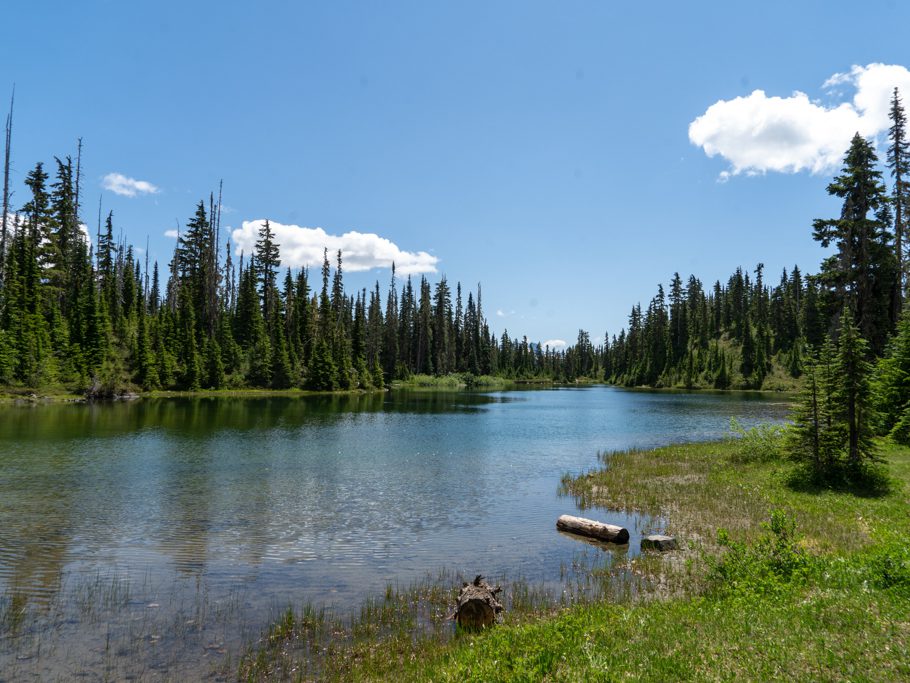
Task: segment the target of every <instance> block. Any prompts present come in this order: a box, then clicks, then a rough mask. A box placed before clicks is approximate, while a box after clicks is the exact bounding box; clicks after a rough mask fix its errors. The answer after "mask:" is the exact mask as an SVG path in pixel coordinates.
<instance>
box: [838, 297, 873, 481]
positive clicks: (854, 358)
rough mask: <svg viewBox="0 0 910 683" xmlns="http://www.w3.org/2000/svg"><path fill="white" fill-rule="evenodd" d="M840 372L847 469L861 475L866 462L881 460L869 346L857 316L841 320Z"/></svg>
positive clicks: (846, 312) (845, 316) (848, 315)
mask: <svg viewBox="0 0 910 683" xmlns="http://www.w3.org/2000/svg"><path fill="white" fill-rule="evenodd" d="M838 346H839V348H838V356H837V360H838V363H837V365H838V368H837V369H838V372H839V375H840V381H841V391H842V399H841V400H842V402H843V414H844V420H845V421H846V426H847V467H848V468H849V469H850V470H851V471H852V472H853V473H854V474H856V473H858V472H859V471H860V470H861V468H862V466H863V465H864V464H865V462H867V461H870V460H877V459H878V455H877V448H876V445H875V442H874V441H873V427H874V424H875V411H874V408H873V405H872V400H871V390H870V383H869V377H870V370H871V368H870V364H869V362H868V361H867V360H866V357H867V355H868V344H867V342H866V340H865V339H863V338H862V336H861V335H860V331H859V327H858V326H857V325H856V323H855V322H854V321H853V316H852V315H850V313H849V312H848V311H847V310H845V311H844V313H843V315H842V316H841V335H840V341H839V345H838Z"/></svg>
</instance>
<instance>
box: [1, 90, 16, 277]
mask: <svg viewBox="0 0 910 683" xmlns="http://www.w3.org/2000/svg"><path fill="white" fill-rule="evenodd" d="M15 102H16V86H15V85H13V94H12V95H11V96H10V100H9V114H7V115H6V138H5V140H6V149H5V151H4V155H3V223H2V225H0V229H2V234H0V282H2V281H3V275H4V273H5V271H6V231H7V226H8V221H9V199H10V194H9V155H10V148H11V147H12V137H13V105H14V104H15Z"/></svg>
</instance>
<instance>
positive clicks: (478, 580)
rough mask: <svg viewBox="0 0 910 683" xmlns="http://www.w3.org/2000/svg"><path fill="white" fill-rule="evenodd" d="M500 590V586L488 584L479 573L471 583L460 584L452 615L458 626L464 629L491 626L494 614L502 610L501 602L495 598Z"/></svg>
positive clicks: (493, 621) (494, 618)
mask: <svg viewBox="0 0 910 683" xmlns="http://www.w3.org/2000/svg"><path fill="white" fill-rule="evenodd" d="M501 592H502V588H500V587H499V586H496V587H495V588H494V587H493V586H491V585H489V584H488V583H487V582H486V581H484V580H483V576H481V575H480V574H478V575H477V576H476V577H475V579H474V581H473V583H464V584H462V587H461V592H460V593H459V594H458V606H457V607H456V608H455V614H454V615H453V616H454V618H455V621H456V622H457V624H458V626H459V627H461V628H465V629H481V628H486V627H487V626H492V625H493V624H494V623H495V621H496V615H497V614H499V613H500V612H502V604H501V603H500V602H499V600H497V599H496V596H497V595H498V594H499V593H501Z"/></svg>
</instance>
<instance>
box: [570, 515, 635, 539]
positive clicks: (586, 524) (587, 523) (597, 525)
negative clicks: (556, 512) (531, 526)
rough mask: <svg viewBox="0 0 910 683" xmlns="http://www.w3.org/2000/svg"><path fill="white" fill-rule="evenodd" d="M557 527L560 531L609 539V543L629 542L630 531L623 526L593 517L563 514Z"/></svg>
mask: <svg viewBox="0 0 910 683" xmlns="http://www.w3.org/2000/svg"><path fill="white" fill-rule="evenodd" d="M556 528H557V529H559V530H560V531H568V532H569V533H571V534H578V535H579V536H587V537H589V538H596V539H597V540H598V541H607V542H608V543H620V544H622V543H628V542H629V531H628V529H623V528H622V527H621V526H614V525H613V524H604V523H603V522H596V521H594V520H593V519H585V518H584V517H573V516H572V515H563V516H562V517H560V518H559V519H557V520H556Z"/></svg>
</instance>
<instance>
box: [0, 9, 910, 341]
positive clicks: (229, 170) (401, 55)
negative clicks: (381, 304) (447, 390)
mask: <svg viewBox="0 0 910 683" xmlns="http://www.w3.org/2000/svg"><path fill="white" fill-rule="evenodd" d="M11 5H12V6H11V7H6V8H4V13H5V15H6V16H5V19H6V21H5V23H6V25H7V26H13V27H15V29H14V30H7V31H6V32H5V38H4V41H2V42H0V96H2V93H3V92H4V90H5V91H6V92H8V91H9V89H11V88H12V85H13V83H15V85H16V113H15V121H14V126H15V127H14V137H13V160H14V176H13V180H14V187H15V190H16V194H15V195H14V197H13V203H14V204H16V205H20V204H21V203H22V202H24V201H25V191H24V189H23V188H22V186H21V180H22V178H23V177H24V175H25V173H26V172H27V171H28V170H29V168H30V167H31V166H33V165H34V163H35V162H37V161H39V160H42V161H45V162H46V163H47V164H51V163H52V161H53V156H54V155H57V156H64V155H66V154H75V146H76V139H77V138H78V137H80V136H81V137H82V138H83V140H84V171H85V180H84V186H85V188H86V190H85V201H84V204H85V207H86V208H85V211H84V212H83V214H84V215H83V219H84V220H85V221H86V222H87V223H88V224H89V225H90V226H92V228H94V224H95V220H96V216H95V214H96V211H97V202H98V198H99V196H100V197H101V201H102V205H103V207H104V210H105V212H106V211H107V210H113V211H114V216H115V224H116V225H117V226H118V227H119V228H121V229H122V230H123V232H124V234H125V236H126V238H127V240H128V241H130V242H132V243H133V244H135V245H137V246H140V247H143V246H144V245H145V243H146V238H147V237H148V240H149V246H150V254H151V257H152V258H153V259H158V260H159V261H160V263H161V265H162V266H163V265H165V264H166V262H167V261H168V260H169V258H170V251H171V249H172V248H173V244H174V241H173V238H171V237H168V236H166V235H165V233H166V231H168V230H173V229H175V226H176V224H177V223H178V222H179V223H181V224H182V223H183V222H185V221H186V219H187V218H189V217H190V216H191V215H192V213H193V210H194V207H195V204H196V202H197V201H198V200H199V199H201V198H203V197H207V196H208V193H209V192H210V191H212V190H216V189H217V185H218V181H219V180H220V179H223V180H224V204H225V210H224V214H223V223H224V224H225V225H226V226H229V227H230V228H232V229H239V232H238V233H237V236H238V239H239V242H240V243H243V237H244V233H243V230H242V228H243V223H244V221H247V222H250V221H255V220H257V219H263V218H269V219H271V220H272V221H275V222H277V223H279V224H282V225H286V226H303V227H307V228H317V227H319V228H322V229H323V231H324V233H325V236H324V237H323V236H322V235H321V234H320V233H318V232H313V231H301V230H298V229H297V228H290V227H289V228H288V229H287V230H286V232H285V233H284V234H285V235H286V237H285V239H286V240H288V245H289V248H288V253H289V254H290V253H291V252H293V255H294V258H295V259H296V260H298V261H303V260H305V259H307V258H311V257H312V254H313V253H321V247H320V244H319V242H320V240H323V241H325V242H326V243H327V244H328V245H329V246H330V248H332V247H337V246H338V245H341V246H342V247H343V248H344V249H345V250H346V251H348V250H350V252H351V255H350V263H351V265H352V269H351V270H352V271H353V268H356V267H362V268H367V270H364V271H361V272H350V273H349V274H348V275H347V276H346V283H347V285H348V289H349V291H351V290H352V289H353V288H354V287H361V286H366V287H369V286H372V284H373V282H375V281H376V280H377V279H378V280H379V282H380V284H381V285H382V287H383V288H385V286H386V283H387V282H388V280H389V276H390V272H389V270H388V268H387V267H385V266H386V265H387V263H388V261H389V260H390V258H392V257H394V258H396V260H397V261H398V263H399V266H401V264H402V263H405V264H407V265H406V267H405V269H406V270H407V269H410V270H412V271H414V272H415V273H416V272H418V271H420V270H427V269H434V268H435V271H436V272H431V273H429V275H428V276H429V277H430V279H431V280H433V281H435V280H436V279H437V278H438V277H439V276H440V275H442V274H444V275H446V277H447V278H448V279H449V281H450V282H451V283H453V284H454V282H455V281H461V282H462V283H463V285H464V286H465V287H466V288H472V287H475V286H476V283H478V282H481V283H482V284H483V302H484V307H485V311H486V314H487V316H488V318H489V320H490V322H491V324H492V326H493V327H494V329H495V330H496V331H497V333H501V332H502V330H503V329H504V328H508V330H509V332H510V333H511V334H512V335H513V336H519V335H522V334H527V335H528V337H529V338H530V339H532V340H540V341H546V340H552V339H563V340H567V341H570V342H571V341H573V340H574V339H575V336H576V335H577V332H578V329H579V328H584V329H586V330H589V331H590V332H591V334H592V336H593V337H595V338H601V337H602V336H603V333H604V331H605V330H608V331H609V332H610V333H614V332H618V330H619V328H620V327H621V326H623V325H624V324H625V322H626V318H627V315H628V311H629V309H630V307H631V306H632V305H633V304H634V303H635V302H636V301H642V302H643V303H644V304H646V303H647V301H648V300H649V299H650V298H651V296H652V295H653V294H654V292H655V290H656V287H657V284H658V283H660V282H663V283H666V282H667V281H668V280H669V279H670V277H671V276H672V274H673V272H674V271H679V272H680V273H681V274H682V275H683V277H687V276H688V274H689V273H694V274H696V275H697V276H698V277H700V278H701V279H702V280H703V281H704V282H705V284H706V286H709V285H710V284H711V283H712V282H713V281H714V280H715V279H717V278H726V276H727V275H728V274H729V273H730V272H731V271H732V270H733V269H734V268H735V267H736V266H737V265H742V266H744V267H746V268H749V269H751V268H754V266H755V264H756V263H757V262H759V261H761V262H763V263H765V265H766V273H767V277H768V278H769V279H770V280H772V281H776V279H777V278H778V277H779V273H780V270H781V269H782V268H783V267H785V266H786V267H788V268H789V267H790V266H792V265H793V264H794V263H798V264H799V265H800V267H801V268H803V270H804V271H806V270H808V271H814V270H815V269H816V267H817V264H818V263H819V261H820V259H821V257H822V252H821V250H820V248H819V247H818V246H817V245H816V244H815V243H814V242H813V241H812V239H811V222H812V219H813V218H815V217H822V216H831V215H835V214H836V213H837V212H838V211H839V206H838V204H837V202H836V201H834V200H832V199H831V198H829V197H827V195H826V193H825V190H824V188H825V186H826V184H827V183H828V182H829V180H830V177H831V175H832V173H833V172H834V171H836V163H833V164H832V159H835V160H836V159H838V158H840V155H841V152H838V151H836V150H837V148H838V147H840V141H841V140H842V139H846V140H849V135H851V134H852V132H853V129H854V128H860V129H862V132H863V133H864V134H866V135H870V136H874V135H876V133H877V132H878V129H879V128H880V119H881V112H880V111H879V104H877V103H876V102H877V101H878V100H880V99H882V97H884V96H885V95H883V94H882V93H885V94H887V92H889V91H890V88H891V87H893V85H899V83H893V85H892V84H891V81H894V80H901V79H902V78H904V77H905V76H907V78H906V84H907V86H906V89H907V92H908V93H910V75H907V71H906V69H904V68H903V65H905V64H907V61H908V60H907V50H906V44H905V41H900V40H889V39H888V38H887V35H888V29H889V27H895V26H908V25H910V9H908V8H907V5H906V4H905V3H900V2H867V3H863V8H862V11H861V12H858V11H857V6H856V4H855V3H840V2H799V3H794V2H786V3H783V2H780V3H778V2H764V3H749V4H748V5H746V4H745V3H731V2H725V3H657V4H655V3H651V4H648V5H646V6H644V5H643V6H641V7H635V6H631V5H632V3H626V4H624V5H619V4H617V3H606V2H566V3H558V4H554V3H548V2H528V1H522V2H489V1H487V2H458V3H445V4H444V3H435V2H386V3H368V2H357V3H352V2H331V3H328V2H327V3H318V4H317V3H302V2H300V3H297V2H294V3H292V2H286V3H279V2H267V1H263V2H257V3H255V4H254V3H247V2H243V3H239V2H237V3H232V2H187V1H186V0H184V1H183V2H179V3H178V2H167V1H165V2H157V3H124V2H80V3H73V2H39V1H35V2H27V3H26V2H19V3H12V4H11ZM875 65H888V66H887V67H884V66H875ZM854 66H857V67H860V69H859V70H854V69H853V67H854ZM837 74H841V76H836V75H837ZM902 82H904V81H902ZM826 83H827V85H825V84H826ZM757 90H758V91H762V92H761V93H759V94H756V93H755V91H757ZM797 91H798V92H801V93H804V94H805V96H804V97H802V98H801V97H800V96H797V95H794V93H795V92H797ZM906 97H907V98H910V94H908V95H907V96H906ZM775 98H776V99H775ZM712 105H715V106H714V107H713V108H712ZM709 108H710V109H709ZM699 117H702V118H701V123H700V124H699V125H697V126H695V127H693V128H692V129H690V126H691V125H692V124H693V122H694V121H696V120H697V119H699ZM854 124H855V125H854ZM848 128H849V129H850V130H847V129H848ZM845 135H846V136H847V137H846V138H844V136H845ZM843 147H844V149H846V144H844V145H843ZM707 152H711V153H712V154H713V156H709V155H708V153H707ZM111 174H120V176H122V178H120V179H119V182H117V181H118V178H117V176H115V175H111ZM131 180H132V181H144V182H145V183H148V184H149V185H147V186H136V185H135V184H130V181H131ZM111 188H113V189H111ZM115 189H116V190H118V191H119V192H121V193H123V192H133V193H134V196H127V195H124V194H118V193H117V192H115V191H114V190H115ZM150 189H154V190H156V191H154V192H149V191H148V190H150ZM143 190H145V191H143ZM252 228H253V225H248V226H247V234H248V233H249V232H250V231H251V230H252ZM352 231H353V232H355V233H358V234H354V235H349V236H348V237H346V238H342V237H341V236H342V235H344V234H346V233H350V232H352ZM369 234H375V235H378V236H379V238H381V239H377V238H370V237H364V235H369ZM355 252H356V253H355ZM421 252H424V253H423V254H421ZM371 266H372V267H371ZM415 277H419V275H415Z"/></svg>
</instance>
